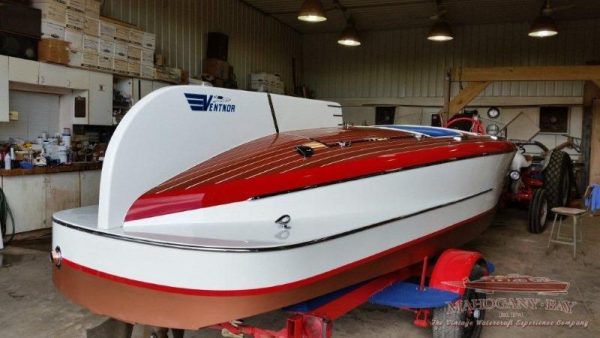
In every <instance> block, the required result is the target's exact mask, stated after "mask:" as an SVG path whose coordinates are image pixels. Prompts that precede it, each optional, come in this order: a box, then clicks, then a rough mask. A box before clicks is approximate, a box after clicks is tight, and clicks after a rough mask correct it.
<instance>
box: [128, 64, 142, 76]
mask: <svg viewBox="0 0 600 338" xmlns="http://www.w3.org/2000/svg"><path fill="white" fill-rule="evenodd" d="M127 73H129V75H132V76H135V77H140V74H141V65H140V63H139V62H128V63H127Z"/></svg>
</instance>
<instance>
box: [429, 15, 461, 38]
mask: <svg viewBox="0 0 600 338" xmlns="http://www.w3.org/2000/svg"><path fill="white" fill-rule="evenodd" d="M427 39H428V40H431V41H450V40H453V39H454V34H452V28H451V27H450V25H449V24H448V23H447V22H446V21H442V20H439V21H437V22H436V23H435V24H433V26H432V27H431V30H430V31H429V34H428V35H427Z"/></svg>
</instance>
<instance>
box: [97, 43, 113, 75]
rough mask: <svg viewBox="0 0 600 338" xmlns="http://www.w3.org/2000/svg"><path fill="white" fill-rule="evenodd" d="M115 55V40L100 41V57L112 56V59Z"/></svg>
mask: <svg viewBox="0 0 600 338" xmlns="http://www.w3.org/2000/svg"><path fill="white" fill-rule="evenodd" d="M114 53H115V41H114V40H104V39H99V40H98V54H99V55H106V56H110V57H111V58H112V57H113V55H114ZM111 68H112V65H111Z"/></svg>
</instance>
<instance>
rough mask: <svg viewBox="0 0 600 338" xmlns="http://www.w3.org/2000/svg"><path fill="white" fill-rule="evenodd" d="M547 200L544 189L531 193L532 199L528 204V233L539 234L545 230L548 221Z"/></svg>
mask: <svg viewBox="0 0 600 338" xmlns="http://www.w3.org/2000/svg"><path fill="white" fill-rule="evenodd" d="M548 206H549V204H548V198H547V197H546V190H545V189H537V190H535V192H534V193H533V199H532V200H531V203H529V232H531V233H532V234H539V233H542V232H544V229H546V222H547V220H548V213H549V212H550V209H549V208H548Z"/></svg>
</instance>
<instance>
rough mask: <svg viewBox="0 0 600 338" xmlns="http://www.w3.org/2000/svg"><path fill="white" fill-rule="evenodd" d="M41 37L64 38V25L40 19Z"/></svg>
mask: <svg viewBox="0 0 600 338" xmlns="http://www.w3.org/2000/svg"><path fill="white" fill-rule="evenodd" d="M42 38H47V39H59V40H64V39H65V25H64V24H59V23H56V22H54V21H49V20H42Z"/></svg>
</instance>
